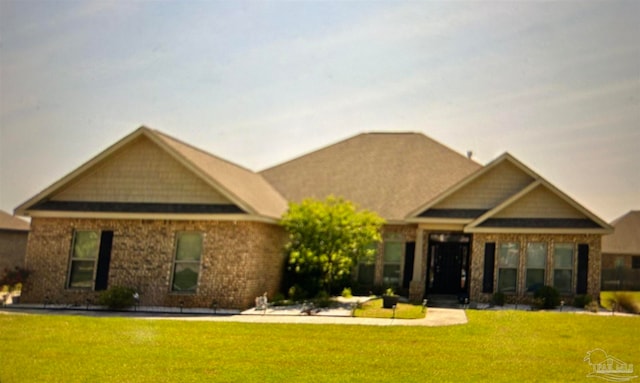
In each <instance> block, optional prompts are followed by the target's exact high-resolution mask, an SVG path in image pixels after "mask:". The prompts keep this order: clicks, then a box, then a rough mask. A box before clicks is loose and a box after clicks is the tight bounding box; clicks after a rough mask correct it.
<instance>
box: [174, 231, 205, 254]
mask: <svg viewBox="0 0 640 383" xmlns="http://www.w3.org/2000/svg"><path fill="white" fill-rule="evenodd" d="M201 254H202V234H201V233H180V234H178V245H177V249H176V260H178V261H199V260H200V255H201Z"/></svg>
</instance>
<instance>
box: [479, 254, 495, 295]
mask: <svg viewBox="0 0 640 383" xmlns="http://www.w3.org/2000/svg"><path fill="white" fill-rule="evenodd" d="M495 257H496V244H495V243H494V242H487V243H485V244H484V274H483V276H482V292H483V293H492V292H493V264H494V262H495Z"/></svg>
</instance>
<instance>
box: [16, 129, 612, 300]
mask: <svg viewBox="0 0 640 383" xmlns="http://www.w3.org/2000/svg"><path fill="white" fill-rule="evenodd" d="M328 195H336V196H341V197H344V198H346V199H348V200H351V201H353V202H355V203H356V204H357V205H358V206H359V207H361V208H365V209H369V210H372V211H375V212H377V213H378V214H380V215H381V216H382V217H383V218H385V219H386V221H387V224H386V225H385V227H384V229H383V231H384V232H383V238H384V242H382V243H381V244H380V245H379V246H378V255H377V257H376V260H375V262H374V263H372V264H364V263H363V264H361V265H359V266H358V268H357V270H355V272H356V273H355V274H356V279H357V282H358V284H359V285H360V286H366V287H372V288H373V287H377V288H381V287H383V286H384V287H387V286H390V287H394V288H396V289H397V290H398V291H402V292H403V293H404V294H406V295H408V296H409V297H410V298H411V299H413V300H421V299H423V297H425V296H431V295H433V294H444V295H453V296H469V297H470V299H471V300H473V301H488V300H489V299H490V298H491V296H492V294H493V293H494V292H496V291H502V292H504V293H505V294H511V295H517V296H525V297H526V296H529V295H530V294H531V291H533V290H534V289H535V288H537V287H538V286H541V285H543V284H546V285H552V286H555V287H556V288H557V289H558V290H560V291H561V293H562V294H563V295H565V296H572V295H576V294H592V295H595V294H597V293H598V292H599V288H600V265H601V257H600V245H601V236H602V235H603V234H607V233H610V232H611V227H610V226H609V225H608V224H607V223H605V222H603V221H602V220H601V219H599V218H598V217H596V216H595V215H593V214H592V213H590V212H589V211H588V210H587V209H585V208H584V207H582V206H580V205H579V204H578V203H576V202H575V201H574V200H572V199H571V198H569V197H568V196H566V195H565V194H564V193H562V192H561V191H559V190H558V189H557V188H555V187H554V186H553V185H551V184H550V183H549V182H547V181H546V180H544V179H543V178H542V177H540V176H539V175H537V174H536V173H535V172H533V171H532V170H531V169H529V168H528V167H526V166H525V165H523V164H522V163H520V162H519V161H518V160H516V159H515V158H513V157H512V156H511V155H509V154H504V155H502V156H500V157H499V158H497V159H496V160H494V161H493V162H491V163H490V164H488V165H487V166H484V167H483V166H481V165H479V164H477V163H476V162H474V161H472V160H471V159H469V158H467V157H464V156H462V155H460V154H458V153H456V152H454V151H452V150H451V149H449V148H447V147H445V146H443V145H441V144H439V143H437V142H435V141H433V140H431V139H430V138H428V137H426V136H424V135H422V134H419V133H368V134H361V135H358V136H355V137H353V138H350V139H347V140H345V141H342V142H339V143H337V144H334V145H331V146H329V147H326V148H324V149H320V150H318V151H315V152H312V153H309V154H307V155H304V156H302V157H299V158H297V159H294V160H291V161H288V162H286V163H284V164H281V165H279V166H275V167H273V168H270V169H267V170H264V171H263V172H260V173H254V172H252V171H250V170H247V169H244V168H242V167H240V166H237V165H234V164H231V163H229V162H226V161H224V160H221V159H220V158H217V157H215V156H213V155H211V154H208V153H206V152H203V151H201V150H199V149H196V148H193V147H191V146H189V145H187V144H184V143H182V142H180V141H178V140H176V139H174V138H171V137H168V136H166V135H164V134H162V133H160V132H158V131H155V130H151V129H148V128H145V127H142V128H140V129H138V130H137V131H135V132H134V133H132V134H131V135H129V136H127V137H125V138H124V139H122V140H121V141H119V142H118V143H116V144H115V145H114V146H112V147H110V148H109V149H107V150H106V151H104V152H103V153H101V154H99V155H98V156H97V157H95V158H94V159H92V160H90V161H89V162H87V163H86V164H85V165H83V166H81V167H80V168H79V169H77V170H75V171H74V172H72V173H71V174H69V175H68V176H66V177H64V178H63V179H61V180H60V181H58V182H57V183H55V184H54V185H52V186H50V187H49V188H47V189H45V190H44V191H43V192H41V193H40V194H38V195H36V196H35V197H33V198H32V199H30V200H29V201H27V202H26V203H24V204H23V205H21V206H19V207H18V208H17V209H16V212H17V213H18V214H23V215H29V216H31V217H32V233H31V237H30V240H29V248H28V253H27V267H29V268H30V269H32V270H33V271H34V274H33V275H32V277H31V278H30V282H29V283H28V284H27V285H26V286H25V289H24V291H23V296H22V301H23V302H33V303H35V302H44V301H45V300H46V301H49V302H52V303H78V304H81V303H84V302H85V301H86V299H90V300H93V299H95V298H96V296H97V292H99V291H100V290H103V289H105V288H108V287H109V286H115V285H124V286H130V287H134V288H136V289H137V290H138V291H139V292H140V294H141V304H142V305H154V306H177V305H184V306H185V307H194V306H197V307H207V306H209V305H211V304H212V303H213V302H215V303H216V304H217V305H218V306H219V307H228V308H243V307H248V306H250V305H251V304H252V303H253V301H254V298H255V297H256V296H259V295H261V294H262V293H264V292H265V291H266V292H267V293H268V294H269V295H271V296H272V295H273V294H274V293H275V292H276V291H277V290H278V288H279V287H280V282H281V279H282V271H283V266H284V258H283V252H282V248H283V245H284V243H285V241H286V235H285V233H283V231H282V229H281V228H280V227H279V226H278V219H279V217H280V216H281V215H282V214H283V213H284V212H285V210H286V201H296V202H298V201H301V200H302V199H304V198H307V197H316V198H324V197H326V196H328Z"/></svg>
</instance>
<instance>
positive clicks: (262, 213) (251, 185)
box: [16, 126, 287, 220]
mask: <svg viewBox="0 0 640 383" xmlns="http://www.w3.org/2000/svg"><path fill="white" fill-rule="evenodd" d="M141 137H144V138H147V139H149V140H150V141H151V142H153V143H154V144H156V145H157V146H158V147H159V148H160V149H161V150H162V151H163V152H165V153H167V154H168V155H170V156H171V157H172V158H174V159H175V160H176V161H178V162H179V163H180V164H182V165H183V166H184V167H186V168H187V169H188V170H189V171H191V172H192V173H193V174H194V175H195V176H197V177H198V178H199V179H201V180H202V181H204V182H205V183H206V184H207V185H209V186H210V187H211V188H212V192H216V193H219V194H222V195H223V196H224V197H225V198H226V199H228V200H229V201H231V202H232V203H233V204H235V205H237V206H238V207H239V208H240V209H241V210H242V211H244V212H246V213H248V214H250V215H253V216H258V217H263V218H267V219H269V220H277V219H279V217H280V216H281V215H282V213H283V212H284V211H285V210H286V208H287V203H286V201H285V200H284V199H283V198H282V196H280V195H279V194H278V192H277V191H276V190H275V189H274V188H273V187H272V186H271V185H269V183H268V182H266V181H265V180H264V178H263V177H262V176H261V175H259V174H257V173H254V172H252V171H251V170H248V169H245V168H243V167H241V166H238V165H236V164H233V163H231V162H228V161H226V160H223V159H221V158H219V157H216V156H214V155H212V154H210V153H207V152H204V151H202V150H200V149H197V148H195V147H193V146H191V145H188V144H186V143H183V142H181V141H179V140H177V139H175V138H173V137H170V136H168V135H166V134H164V133H161V132H158V131H156V130H152V129H149V128H147V127H144V126H142V127H140V128H139V129H137V130H136V131H134V132H133V133H131V134H129V135H128V136H126V137H125V138H123V139H121V140H120V141H118V142H117V143H115V144H114V145H112V146H111V147H109V148H108V149H106V150H105V151H103V152H102V153H100V154H98V155H97V156H96V157H94V158H93V159H91V160H89V161H88V162H86V163H85V164H83V165H82V166H80V167H79V168H78V169H76V170H74V171H73V172H71V173H70V174H68V175H67V176H65V177H63V178H62V179H61V180H59V181H58V182H56V183H54V184H53V185H51V186H50V187H48V188H47V189H45V190H43V191H42V192H40V193H39V194H37V195H36V196H34V197H33V198H31V199H30V200H28V201H27V202H25V203H23V204H22V205H20V206H19V207H18V208H16V213H17V214H22V215H27V214H29V213H30V212H33V211H37V210H38V207H39V206H43V204H46V203H48V202H50V201H49V200H50V199H51V198H52V197H54V196H55V195H56V194H57V193H59V192H61V191H62V190H64V189H65V188H66V187H68V186H69V185H72V184H73V183H74V182H75V181H77V180H78V179H80V178H81V177H82V176H83V175H85V174H86V173H87V172H89V171H91V170H92V169H95V168H96V167H98V166H100V165H101V164H103V163H105V162H106V161H107V160H108V159H109V158H110V157H111V156H113V155H115V153H116V152H118V151H119V150H121V149H124V148H126V147H127V145H129V144H131V143H133V142H134V141H136V140H138V139H139V138H141ZM53 202H55V204H56V206H58V207H59V206H62V208H65V207H69V206H71V205H70V203H66V204H65V203H64V201H63V202H59V201H53ZM97 202H99V203H103V204H102V205H98V207H100V206H104V203H109V202H110V201H97ZM94 205H95V204H94ZM111 205H113V204H111ZM148 205H151V206H152V207H153V206H154V204H147V206H143V207H142V208H140V207H136V208H135V209H133V210H134V212H140V211H139V210H145V209H146V208H147V207H148ZM156 205H157V204H156ZM81 206H87V203H84V204H81ZM116 206H119V207H122V206H123V204H118V205H116ZM196 208H197V207H196ZM166 209H168V211H166V212H169V213H171V212H174V211H175V209H174V207H172V206H170V207H169V208H166ZM192 210H194V209H188V212H190V213H193V211H192ZM223 210H224V209H223ZM216 211H218V210H216Z"/></svg>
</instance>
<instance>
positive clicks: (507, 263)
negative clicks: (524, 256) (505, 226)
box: [498, 242, 520, 293]
mask: <svg viewBox="0 0 640 383" xmlns="http://www.w3.org/2000/svg"><path fill="white" fill-rule="evenodd" d="M519 263H520V244H519V243H518V242H505V243H501V244H500V250H499V252H498V291H500V292H503V293H516V292H517V289H518V264H519Z"/></svg>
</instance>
